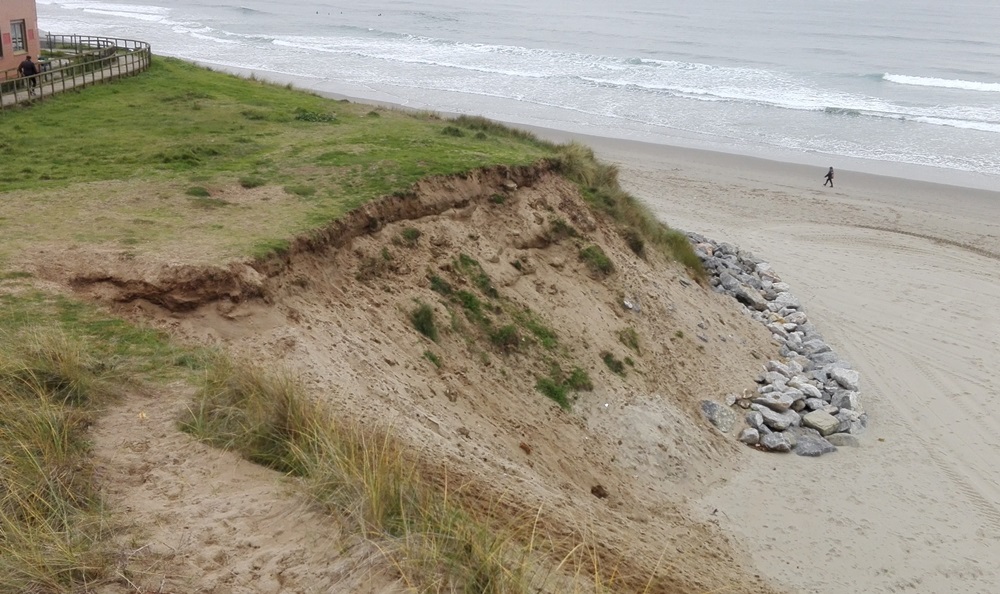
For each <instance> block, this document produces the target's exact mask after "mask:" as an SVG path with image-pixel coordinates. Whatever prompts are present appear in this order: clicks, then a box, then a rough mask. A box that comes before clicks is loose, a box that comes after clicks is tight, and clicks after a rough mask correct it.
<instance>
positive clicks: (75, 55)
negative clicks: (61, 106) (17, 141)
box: [0, 35, 152, 110]
mask: <svg viewBox="0 0 1000 594" xmlns="http://www.w3.org/2000/svg"><path fill="white" fill-rule="evenodd" d="M42 49H43V50H47V51H48V53H49V55H50V57H49V58H48V59H46V60H42V59H39V62H38V66H39V68H40V70H41V72H40V73H39V74H36V75H34V76H29V77H21V76H19V75H18V74H17V69H10V70H4V71H3V72H2V73H0V110H3V109H5V108H8V107H13V106H16V105H19V104H21V103H27V102H30V101H35V100H38V101H42V100H44V99H46V98H47V97H51V96H52V95H54V94H55V93H60V92H62V91H66V90H69V89H75V88H83V87H86V86H87V85H93V84H97V83H102V82H108V81H112V80H116V79H118V78H121V77H123V76H131V75H133V74H136V73H139V72H142V71H144V70H146V69H147V68H149V64H150V61H151V60H152V52H151V51H150V48H149V44H148V43H146V42H144V41H133V40H131V39H116V38H113V37H93V36H87V35H47V36H46V37H45V38H44V39H43V40H42Z"/></svg>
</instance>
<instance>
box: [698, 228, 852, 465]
mask: <svg viewBox="0 0 1000 594" xmlns="http://www.w3.org/2000/svg"><path fill="white" fill-rule="evenodd" d="M688 238H689V239H690V240H691V243H692V244H693V245H694V248H695V252H696V253H697V254H698V256H699V257H700V258H701V260H702V263H703V265H704V267H705V270H706V272H708V273H709V275H710V281H709V282H710V283H711V285H712V286H713V287H714V288H715V290H716V291H719V292H721V293H725V294H727V295H730V296H732V297H733V298H735V299H736V300H738V301H739V302H740V303H742V304H743V305H744V306H745V310H746V312H747V313H748V315H750V316H751V317H753V318H754V319H755V320H757V321H759V322H760V323H761V324H764V326H765V327H766V328H767V329H768V330H769V331H770V332H771V335H772V337H773V339H774V340H775V342H777V343H778V344H780V345H781V349H780V351H779V352H780V354H781V356H782V357H784V358H785V360H784V361H776V360H774V361H768V362H767V365H765V366H764V369H763V371H762V373H761V374H760V375H759V376H758V377H757V378H756V379H757V383H758V384H759V385H758V387H757V391H756V393H749V394H747V393H744V395H742V396H741V395H736V394H730V395H729V396H728V400H727V402H726V406H723V405H721V404H719V403H717V402H713V401H709V400H706V401H704V402H702V411H703V412H704V413H705V415H706V417H708V419H709V420H710V421H711V422H712V423H713V424H715V425H716V426H717V427H719V428H720V429H722V430H723V431H724V432H728V431H729V430H730V429H731V428H732V425H733V424H734V421H735V414H734V413H733V411H734V407H736V406H739V407H741V408H742V409H746V410H747V412H746V414H745V419H746V424H747V425H748V427H746V428H745V429H743V430H742V431H741V432H740V434H739V440H740V441H742V442H743V443H745V444H748V445H751V446H756V447H759V448H761V449H764V450H767V451H772V452H789V451H794V452H795V453H797V454H799V455H803V456H821V455H823V454H826V453H829V452H833V451H836V449H837V448H836V446H852V445H857V444H858V438H857V436H858V435H859V434H861V433H862V432H864V430H865V428H866V427H867V426H868V415H866V414H865V411H864V408H862V406H861V397H860V392H859V389H858V382H859V379H860V378H859V375H858V372H857V371H855V370H853V369H852V368H851V365H850V364H849V363H847V362H845V361H843V360H842V359H840V358H839V357H838V356H837V354H836V353H835V352H834V351H833V349H831V348H830V346H829V345H828V344H826V342H825V341H824V340H823V337H822V336H821V335H820V333H819V332H817V330H816V327H815V326H813V324H812V323H810V322H809V318H808V316H807V315H806V313H805V311H803V309H802V304H801V303H800V302H799V300H798V299H797V298H796V297H795V295H793V294H792V293H791V291H790V289H791V287H789V286H788V285H787V284H786V283H783V282H782V281H781V278H780V277H779V276H778V274H777V273H776V272H775V271H774V270H773V269H772V268H771V266H770V265H769V264H767V263H766V262H764V261H762V260H760V259H758V258H755V257H754V256H753V254H751V253H750V252H747V251H745V250H741V249H738V248H736V247H734V246H732V245H730V244H727V243H717V242H715V241H712V240H710V239H707V238H705V237H703V236H701V235H698V234H697V233H689V234H688Z"/></svg>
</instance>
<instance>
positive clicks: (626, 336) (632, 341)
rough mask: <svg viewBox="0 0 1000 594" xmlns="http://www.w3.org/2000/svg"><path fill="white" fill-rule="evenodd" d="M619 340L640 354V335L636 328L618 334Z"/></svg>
mask: <svg viewBox="0 0 1000 594" xmlns="http://www.w3.org/2000/svg"><path fill="white" fill-rule="evenodd" d="M618 340H620V341H621V343H622V344H623V345H625V346H627V347H628V348H630V349H632V350H633V351H635V352H636V353H638V352H639V333H638V332H636V331H635V328H632V327H629V328H625V329H623V330H621V331H620V332H618Z"/></svg>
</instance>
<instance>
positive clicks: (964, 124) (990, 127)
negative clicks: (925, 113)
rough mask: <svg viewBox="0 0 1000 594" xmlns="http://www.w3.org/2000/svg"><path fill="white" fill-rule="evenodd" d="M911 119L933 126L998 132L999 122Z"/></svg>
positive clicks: (999, 130) (928, 118)
mask: <svg viewBox="0 0 1000 594" xmlns="http://www.w3.org/2000/svg"><path fill="white" fill-rule="evenodd" d="M913 121H915V122H920V123H923V124H933V125H935V126H948V127H950V128H962V129H964V130H980V131H982V132H1000V124H993V123H990V122H970V121H968V120H952V119H948V118H934V117H916V118H913Z"/></svg>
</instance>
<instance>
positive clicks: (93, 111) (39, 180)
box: [0, 58, 555, 258]
mask: <svg viewBox="0 0 1000 594" xmlns="http://www.w3.org/2000/svg"><path fill="white" fill-rule="evenodd" d="M0 122H2V126H0V148H2V149H3V152H4V153H5V157H4V167H3V169H2V171H0V192H4V193H8V194H9V196H8V198H7V199H5V200H4V201H3V204H2V205H0V231H2V232H3V234H4V235H5V237H6V238H7V240H6V241H5V242H4V243H5V244H6V245H4V247H3V252H0V257H2V256H5V255H9V252H10V250H11V249H13V248H15V247H21V248H23V247H24V246H26V245H28V244H30V243H32V242H44V241H46V240H48V239H50V238H52V237H53V236H55V237H60V238H71V239H72V240H73V241H75V242H78V243H83V244H95V243H96V244H105V245H113V246H120V247H122V248H123V249H127V250H129V251H132V252H144V251H156V250H169V249H171V248H172V247H177V246H174V245H172V244H174V243H175V242H177V241H178V240H179V239H181V238H183V245H184V246H185V247H186V249H182V252H186V251H191V253H192V254H203V255H204V254H212V255H217V256H218V257H222V258H225V257H235V256H242V255H261V254H263V253H266V252H267V251H269V250H270V249H273V248H275V247H280V246H281V245H282V242H283V241H284V240H286V239H287V238H289V237H291V236H293V235H295V234H297V233H299V232H302V231H305V230H307V229H310V228H315V227H317V226H320V225H322V224H323V223H326V222H328V221H330V220H333V219H335V218H337V217H338V216H339V215H341V214H343V213H344V212H346V211H348V210H350V209H351V208H354V207H356V206H358V205H360V204H363V203H365V202H367V201H369V200H371V199H372V198H375V197H377V196H382V195H386V194H392V193H393V192H396V191H400V190H403V189H406V188H408V187H409V186H410V185H411V184H413V183H414V182H416V181H417V180H419V179H421V178H424V177H427V176H434V175H449V174H456V173H461V172H465V171H469V170H471V169H475V168H477V167H483V166H493V165H498V164H510V165H515V164H529V163H532V162H535V161H537V160H538V159H540V158H543V157H547V156H552V155H553V154H554V153H555V147H554V146H552V145H550V144H546V143H542V142H539V141H537V140H535V139H533V138H532V137H531V136H530V135H527V134H522V133H519V132H516V131H512V130H509V129H506V128H503V127H500V126H496V125H492V124H490V123H489V122H487V121H485V120H482V119H478V118H464V119H460V120H457V121H445V120H442V119H441V118H439V117H438V116H436V115H434V114H430V113H426V114H409V113H403V112H401V111H394V110H388V109H382V108H373V107H372V106H368V105H359V104H353V103H349V102H346V101H332V100H330V99H325V98H321V97H318V96H315V95H312V94H309V93H303V92H294V91H290V90H289V89H287V88H284V87H279V86H275V85H271V84H265V83H260V82H257V81H252V80H250V81H248V80H245V79H241V78H238V77H234V76H229V75H223V74H219V73H216V72H212V71H209V70H205V69H202V68H199V67H196V66H193V65H190V64H187V63H184V62H181V61H178V60H173V59H167V58H158V59H157V60H155V61H154V63H153V66H152V67H151V69H150V71H149V72H147V73H144V74H142V75H140V76H138V77H134V78H130V79H126V80H123V81H120V82H117V83H115V84H110V85H102V86H97V87H91V88H88V89H86V90H85V91H83V92H81V93H67V94H64V95H61V96H59V97H58V98H56V99H55V100H52V101H49V102H46V103H44V104H38V105H34V106H32V107H31V108H30V109H23V110H13V111H8V112H4V113H3V114H0ZM25 201H30V202H31V204H32V208H31V209H30V211H26V209H24V208H23V204H21V203H23V202H25ZM192 241H195V242H196V243H197V245H196V248H197V249H191V242H192ZM12 244H17V245H16V246H15V245H12ZM4 252H6V253H4Z"/></svg>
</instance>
